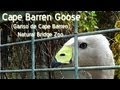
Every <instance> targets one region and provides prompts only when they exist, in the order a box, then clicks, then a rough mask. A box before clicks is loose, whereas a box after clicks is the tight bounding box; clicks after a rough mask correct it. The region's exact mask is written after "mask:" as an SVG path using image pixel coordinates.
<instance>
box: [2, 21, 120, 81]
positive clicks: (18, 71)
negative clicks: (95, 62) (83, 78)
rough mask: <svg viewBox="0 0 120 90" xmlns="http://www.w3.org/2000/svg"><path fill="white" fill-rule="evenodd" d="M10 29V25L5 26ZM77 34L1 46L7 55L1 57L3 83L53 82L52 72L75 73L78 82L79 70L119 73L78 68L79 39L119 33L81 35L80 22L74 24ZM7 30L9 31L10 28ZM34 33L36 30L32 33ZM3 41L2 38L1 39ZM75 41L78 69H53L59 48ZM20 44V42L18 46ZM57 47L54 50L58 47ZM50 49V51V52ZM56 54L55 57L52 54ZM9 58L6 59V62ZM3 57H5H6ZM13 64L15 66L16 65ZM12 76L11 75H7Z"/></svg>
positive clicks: (32, 38)
mask: <svg viewBox="0 0 120 90" xmlns="http://www.w3.org/2000/svg"><path fill="white" fill-rule="evenodd" d="M6 27H7V25H6ZM74 27H75V28H74V34H69V32H68V35H64V36H62V37H51V38H41V39H39V38H34V37H31V38H29V40H27V39H23V40H21V41H20V40H13V42H10V43H5V44H4V43H3V44H0V50H1V52H2V51H5V50H7V53H3V54H2V55H1V54H0V55H1V56H0V57H1V63H0V64H1V70H0V75H1V78H3V79H7V78H8V79H9V78H14V79H16V78H17V79H35V78H36V79H39V78H40V79H44V78H45V79H51V78H53V77H54V75H53V73H52V72H53V71H75V79H78V78H79V76H78V71H79V70H101V69H119V68H120V66H119V65H116V66H89V67H79V66H78V51H77V46H76V45H77V43H78V42H77V37H78V36H86V35H94V34H104V33H112V32H120V29H119V28H118V29H117V28H116V29H106V30H100V31H99V30H98V31H94V32H85V33H78V27H77V21H75V24H74ZM7 29H8V28H7ZM31 32H32V33H34V32H35V30H34V29H32V30H31ZM1 37H2V36H1ZM71 37H74V38H75V41H76V42H75V45H74V48H75V53H76V54H75V57H74V60H75V66H74V67H66V68H51V67H50V63H51V60H52V58H53V56H54V55H55V53H56V51H57V49H58V47H61V46H62V45H63V43H65V41H66V40H68V38H71ZM60 40H61V41H60ZM16 41H17V42H16ZM56 43H57V46H56V48H55V45H56ZM47 47H51V48H52V49H53V50H52V49H50V48H47ZM53 51H54V53H53ZM5 55H7V58H4V57H5ZM3 56H4V57H3ZM13 62H14V65H13ZM7 73H9V74H7Z"/></svg>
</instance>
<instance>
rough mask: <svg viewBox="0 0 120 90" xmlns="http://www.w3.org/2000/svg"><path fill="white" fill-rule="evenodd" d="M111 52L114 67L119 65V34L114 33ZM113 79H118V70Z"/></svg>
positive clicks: (119, 75)
mask: <svg viewBox="0 0 120 90" xmlns="http://www.w3.org/2000/svg"><path fill="white" fill-rule="evenodd" d="M112 51H113V54H114V59H115V63H116V65H120V33H116V34H115V37H114V42H113V44H112ZM115 78H117V79H120V70H119V69H116V72H115Z"/></svg>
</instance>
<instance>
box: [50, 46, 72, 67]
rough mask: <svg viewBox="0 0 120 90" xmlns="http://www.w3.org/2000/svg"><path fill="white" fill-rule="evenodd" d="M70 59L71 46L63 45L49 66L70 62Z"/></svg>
mask: <svg viewBox="0 0 120 90" xmlns="http://www.w3.org/2000/svg"><path fill="white" fill-rule="evenodd" d="M71 61H72V47H71V46H63V47H62V48H61V49H60V50H59V51H58V53H57V54H56V55H55V59H54V60H53V61H52V63H51V67H58V66H60V65H62V64H70V63H71Z"/></svg>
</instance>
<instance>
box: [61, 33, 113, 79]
mask: <svg viewBox="0 0 120 90" xmlns="http://www.w3.org/2000/svg"><path fill="white" fill-rule="evenodd" d="M81 42H85V43H87V48H86V49H81V48H78V55H79V57H78V59H79V66H81V67H83V66H114V65H115V63H114V59H113V54H112V51H111V49H110V47H109V41H108V40H107V39H106V37H105V36H103V35H101V34H97V35H89V36H81V37H78V43H81ZM64 45H68V46H73V47H74V38H71V39H70V40H68V41H67V42H66V43H65V44H64ZM73 56H74V53H73ZM68 66H74V60H73V63H72V65H64V67H68ZM83 72H84V71H81V72H80V73H79V76H80V78H82V79H86V78H87V79H90V78H91V77H92V78H93V79H113V78H114V70H89V71H86V73H84V74H81V73H83ZM62 74H63V76H64V78H66V79H72V78H74V71H63V72H62ZM81 76H83V77H81Z"/></svg>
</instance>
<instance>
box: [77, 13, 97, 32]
mask: <svg viewBox="0 0 120 90" xmlns="http://www.w3.org/2000/svg"><path fill="white" fill-rule="evenodd" d="M79 13H80V16H81V18H80V20H79V23H78V25H79V32H85V31H94V30H95V29H97V28H98V27H97V18H96V12H95V11H79Z"/></svg>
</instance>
